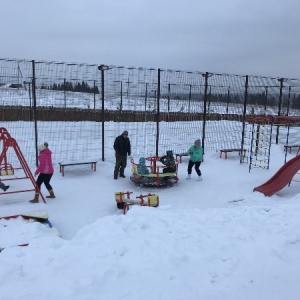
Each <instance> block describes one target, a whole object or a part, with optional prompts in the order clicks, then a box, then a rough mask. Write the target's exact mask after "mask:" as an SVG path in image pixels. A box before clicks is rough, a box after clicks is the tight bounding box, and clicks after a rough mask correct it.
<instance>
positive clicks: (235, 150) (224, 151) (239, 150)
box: [220, 148, 246, 159]
mask: <svg viewBox="0 0 300 300" xmlns="http://www.w3.org/2000/svg"><path fill="white" fill-rule="evenodd" d="M228 152H238V153H239V155H241V148H232V149H221V150H220V157H222V154H223V153H224V154H225V159H227V153H228ZM245 154H246V149H243V156H244V157H245Z"/></svg>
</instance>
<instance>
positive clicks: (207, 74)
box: [202, 72, 213, 153]
mask: <svg viewBox="0 0 300 300" xmlns="http://www.w3.org/2000/svg"><path fill="white" fill-rule="evenodd" d="M212 75H213V74H211V73H208V72H206V73H205V74H202V76H204V77H205V86H204V104H203V126H202V148H203V153H204V152H205V151H204V149H205V146H204V143H205V125H206V104H207V88H208V77H211V76H212Z"/></svg>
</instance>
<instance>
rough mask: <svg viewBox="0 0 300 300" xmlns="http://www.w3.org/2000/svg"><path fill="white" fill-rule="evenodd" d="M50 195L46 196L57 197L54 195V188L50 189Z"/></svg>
mask: <svg viewBox="0 0 300 300" xmlns="http://www.w3.org/2000/svg"><path fill="white" fill-rule="evenodd" d="M49 194H50V195H49V196H46V198H55V195H54V192H53V190H50V191H49Z"/></svg>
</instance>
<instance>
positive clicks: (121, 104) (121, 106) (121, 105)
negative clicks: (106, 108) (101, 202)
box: [120, 80, 123, 110]
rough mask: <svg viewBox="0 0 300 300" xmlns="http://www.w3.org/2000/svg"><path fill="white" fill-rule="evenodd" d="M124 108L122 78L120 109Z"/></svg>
mask: <svg viewBox="0 0 300 300" xmlns="http://www.w3.org/2000/svg"><path fill="white" fill-rule="evenodd" d="M122 108H123V84H122V80H121V103H120V110H122Z"/></svg>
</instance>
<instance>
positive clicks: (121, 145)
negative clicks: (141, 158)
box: [114, 130, 131, 179]
mask: <svg viewBox="0 0 300 300" xmlns="http://www.w3.org/2000/svg"><path fill="white" fill-rule="evenodd" d="M114 149H115V156H116V164H115V171H114V179H118V176H120V177H123V178H125V175H124V170H125V168H126V166H127V154H128V155H129V156H130V155H131V145H130V140H129V137H128V131H127V130H124V131H123V133H122V134H121V135H119V136H117V137H116V139H115V142H114Z"/></svg>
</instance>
